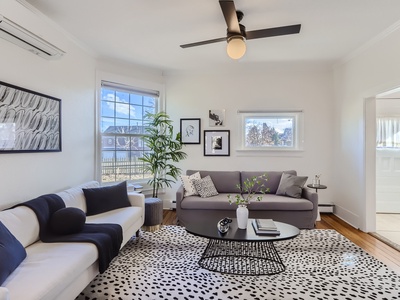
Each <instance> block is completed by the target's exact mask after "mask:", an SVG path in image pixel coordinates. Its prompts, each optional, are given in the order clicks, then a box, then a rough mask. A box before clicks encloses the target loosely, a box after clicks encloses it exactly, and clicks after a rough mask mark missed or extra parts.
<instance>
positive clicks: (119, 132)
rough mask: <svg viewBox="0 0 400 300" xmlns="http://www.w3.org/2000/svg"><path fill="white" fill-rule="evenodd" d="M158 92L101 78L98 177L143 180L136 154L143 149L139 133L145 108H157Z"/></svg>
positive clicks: (105, 179) (145, 111)
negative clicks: (99, 169)
mask: <svg viewBox="0 0 400 300" xmlns="http://www.w3.org/2000/svg"><path fill="white" fill-rule="evenodd" d="M158 101H159V93H158V92H157V91H147V90H141V89H137V88H134V87H129V86H124V85H118V84H115V83H110V82H104V81H103V82H102V85H101V100H100V135H101V181H102V182H118V181H124V180H132V181H144V180H145V179H146V180H147V179H148V178H149V177H150V174H146V173H144V171H143V163H142V162H140V161H139V157H142V156H143V153H144V152H145V151H148V149H146V147H145V145H144V143H143V140H142V137H143V134H144V133H145V126H146V123H145V121H144V116H145V114H146V113H147V112H151V113H155V112H157V110H158Z"/></svg>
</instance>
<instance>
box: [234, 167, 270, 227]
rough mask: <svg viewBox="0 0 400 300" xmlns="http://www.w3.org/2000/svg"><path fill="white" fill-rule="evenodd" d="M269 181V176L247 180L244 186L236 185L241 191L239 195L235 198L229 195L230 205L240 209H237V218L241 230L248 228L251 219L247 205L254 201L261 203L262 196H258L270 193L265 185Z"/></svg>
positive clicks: (264, 175)
mask: <svg viewBox="0 0 400 300" xmlns="http://www.w3.org/2000/svg"><path fill="white" fill-rule="evenodd" d="M267 180H268V179H267V174H263V175H259V176H253V177H251V178H246V180H245V181H244V182H243V185H241V184H237V185H236V187H237V188H238V189H239V191H240V193H239V194H237V195H235V197H233V196H232V195H231V194H229V195H228V201H229V203H230V204H232V203H236V204H237V205H238V208H237V209H236V218H237V222H238V227H239V228H240V229H246V228H247V220H248V218H249V210H248V208H247V205H249V204H250V202H251V201H253V200H256V201H261V199H262V195H258V194H265V193H267V192H269V188H266V187H265V184H264V182H266V181H267Z"/></svg>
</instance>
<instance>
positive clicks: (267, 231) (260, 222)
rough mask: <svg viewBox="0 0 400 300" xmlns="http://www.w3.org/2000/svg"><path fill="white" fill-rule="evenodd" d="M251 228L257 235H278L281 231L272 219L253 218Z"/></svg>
mask: <svg viewBox="0 0 400 300" xmlns="http://www.w3.org/2000/svg"><path fill="white" fill-rule="evenodd" d="M252 224H253V228H254V231H255V232H256V234H258V235H280V234H281V232H280V231H279V230H278V228H277V227H276V224H275V222H274V221H273V220H272V219H254V220H253V222H252Z"/></svg>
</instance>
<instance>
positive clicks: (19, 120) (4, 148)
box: [0, 81, 61, 153]
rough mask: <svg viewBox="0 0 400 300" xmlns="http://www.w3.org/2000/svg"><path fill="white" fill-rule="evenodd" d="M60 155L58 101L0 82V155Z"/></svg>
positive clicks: (59, 110)
mask: <svg viewBox="0 0 400 300" xmlns="http://www.w3.org/2000/svg"><path fill="white" fill-rule="evenodd" d="M57 151H61V99H57V98H54V97H51V96H48V95H44V94H41V93H37V92H34V91H31V90H28V89H25V88H21V87H18V86H15V85H12V84H8V83H5V82H1V81H0V153H18V152H57Z"/></svg>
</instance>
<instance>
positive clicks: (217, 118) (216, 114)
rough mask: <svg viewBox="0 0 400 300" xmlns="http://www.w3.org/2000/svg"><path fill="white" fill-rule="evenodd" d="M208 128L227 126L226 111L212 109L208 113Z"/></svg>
mask: <svg viewBox="0 0 400 300" xmlns="http://www.w3.org/2000/svg"><path fill="white" fill-rule="evenodd" d="M208 126H210V127H216V126H225V109H210V110H209V111H208Z"/></svg>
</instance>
